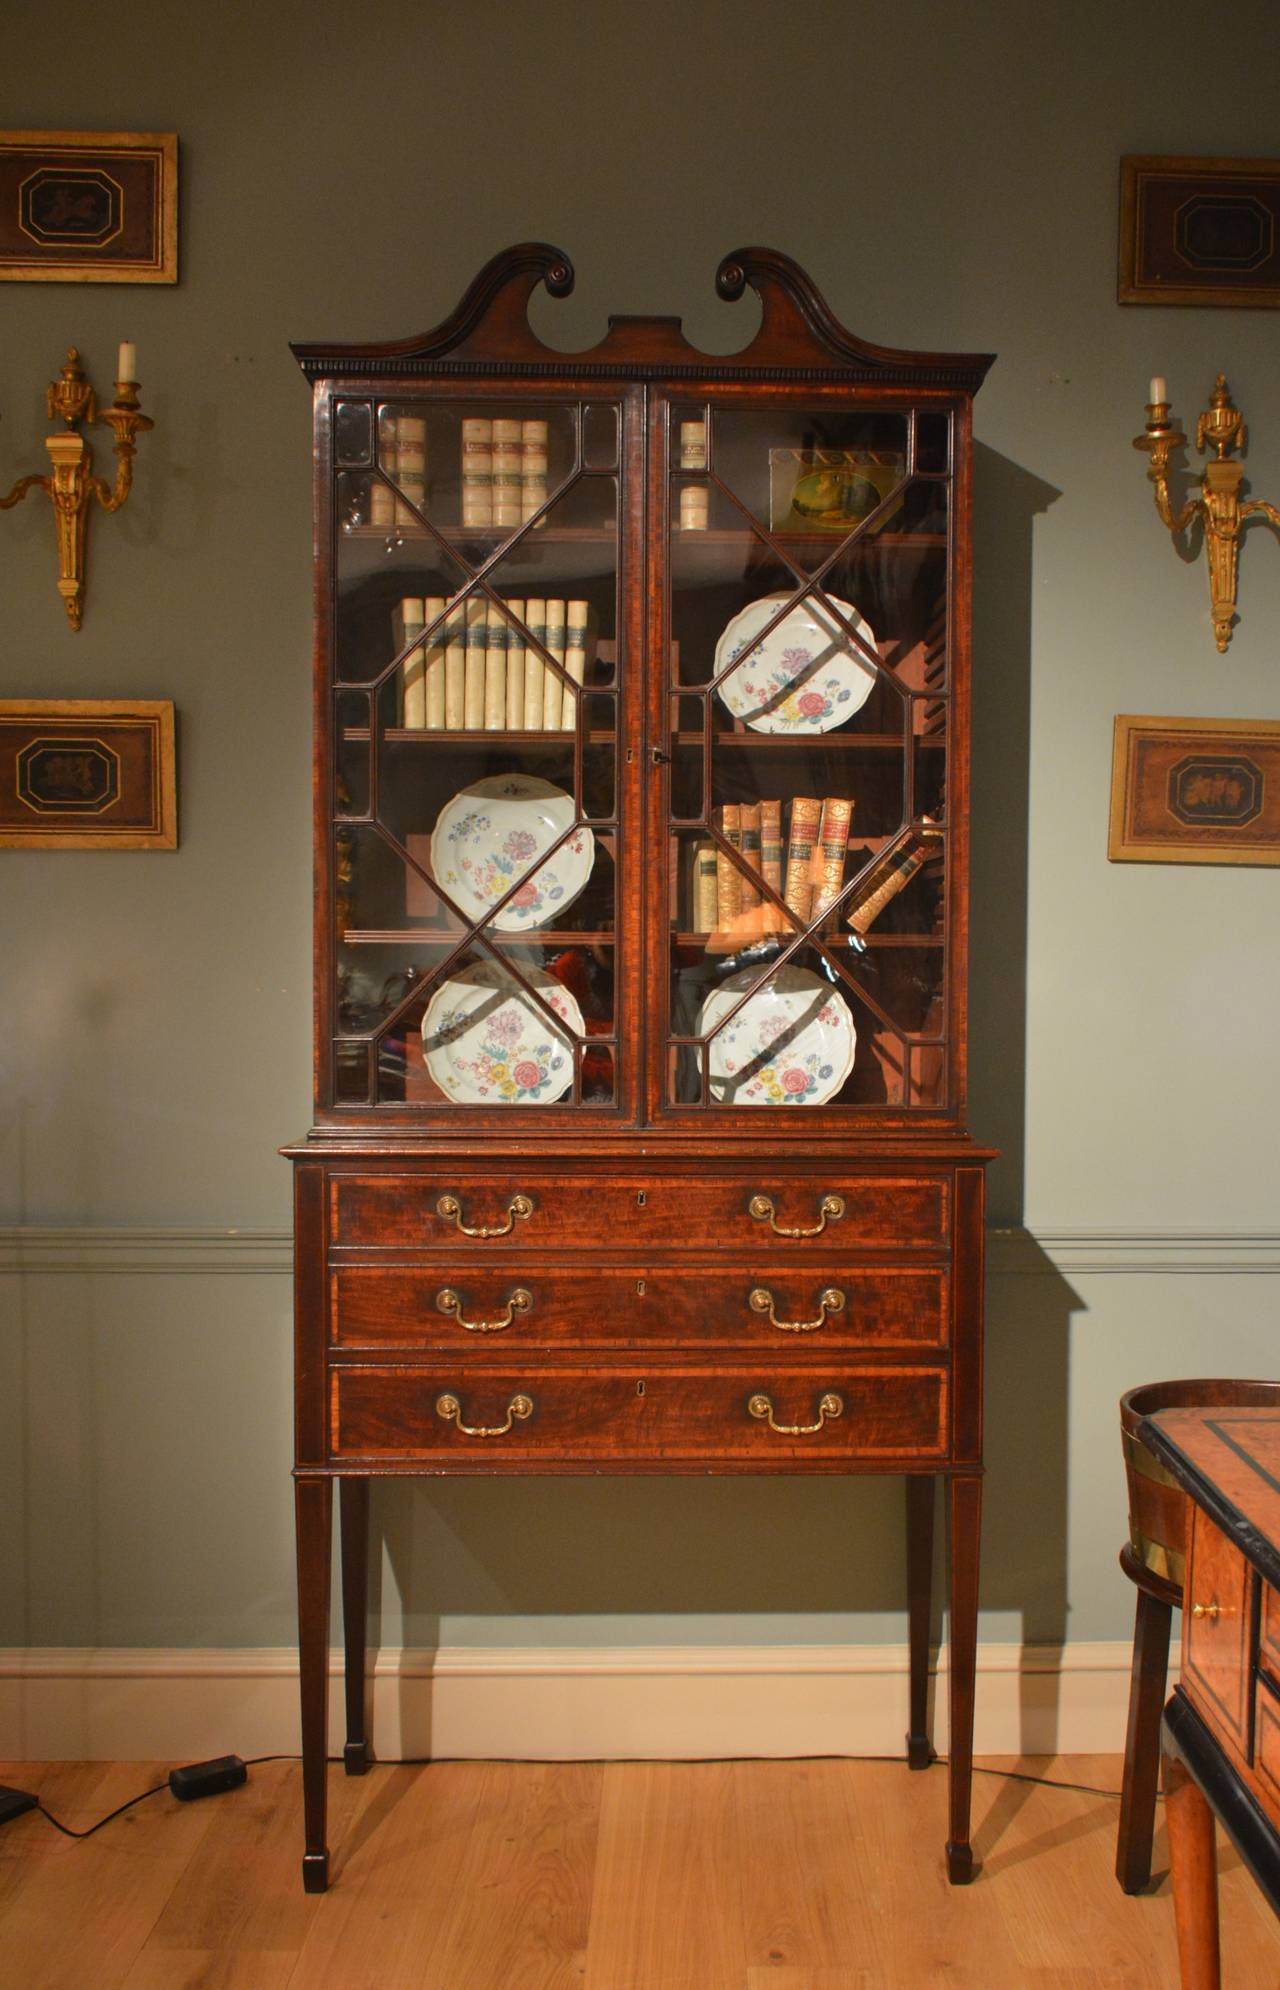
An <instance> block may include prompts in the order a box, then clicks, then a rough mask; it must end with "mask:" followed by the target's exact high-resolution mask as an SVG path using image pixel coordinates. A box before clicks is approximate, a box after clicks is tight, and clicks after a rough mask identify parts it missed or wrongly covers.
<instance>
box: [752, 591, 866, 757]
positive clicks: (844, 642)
mask: <svg viewBox="0 0 1280 1990" xmlns="http://www.w3.org/2000/svg"><path fill="white" fill-rule="evenodd" d="M787 598H788V597H787V596H786V595H785V594H766V595H765V596H764V597H763V599H761V600H759V601H752V602H749V603H748V605H747V606H746V607H745V608H743V609H742V610H741V611H740V612H739V613H738V614H737V615H735V616H734V618H733V620H732V621H731V622H730V623H729V625H728V627H727V628H726V629H725V631H724V634H723V635H722V636H721V638H720V640H719V642H718V643H717V644H716V674H717V676H718V675H719V673H720V672H721V671H722V670H723V669H724V668H725V666H726V664H730V663H732V662H733V661H734V659H735V658H736V657H741V658H742V661H741V663H739V665H738V667H737V669H736V670H731V671H730V672H729V675H728V676H727V677H726V678H725V679H724V680H723V681H722V683H721V684H720V685H719V687H718V688H719V691H720V696H721V697H722V698H723V700H724V702H725V704H726V705H727V706H728V707H729V710H730V711H731V712H732V713H733V715H734V717H735V718H736V719H743V720H745V722H746V723H747V725H749V726H750V727H751V729H752V731H753V732H790V733H799V734H804V733H813V732H830V731H831V729H832V727H833V726H839V725H843V724H844V722H845V720H846V719H848V718H851V717H852V716H853V714H854V713H855V712H856V711H857V710H858V708H859V707H860V706H861V705H865V704H866V702H867V699H868V698H869V697H870V695H871V687H872V685H873V684H874V683H875V681H876V674H875V671H874V669H873V668H872V665H871V664H870V662H869V661H868V659H867V658H866V657H865V656H864V655H863V653H862V652H861V650H859V649H858V647H857V645H856V644H855V643H854V641H853V640H852V638H851V637H850V636H847V635H846V634H845V632H844V630H843V629H842V628H841V627H840V624H839V623H838V622H837V621H836V620H835V618H834V616H832V615H830V614H828V613H827V612H826V610H825V608H824V605H823V602H821V601H816V602H815V601H802V602H800V603H799V605H798V606H797V607H795V608H793V609H792V610H791V612H790V614H789V615H784V616H783V618H782V620H781V621H780V622H779V624H778V626H777V628H776V629H774V630H773V631H772V632H771V633H770V634H769V635H767V636H766V637H765V639H764V641H763V642H760V641H758V640H757V638H758V637H759V634H760V631H761V629H763V628H764V627H765V626H766V625H767V624H768V623H769V622H771V621H772V620H773V617H774V616H775V615H776V614H777V612H778V610H779V608H781V606H782V604H783V602H784V601H786V600H787ZM826 599H827V600H829V601H830V602H831V604H832V606H833V607H834V608H836V609H837V610H838V611H839V612H840V614H842V615H844V616H845V617H846V619H847V620H848V621H849V622H850V623H851V624H852V625H853V627H854V628H855V629H856V630H857V632H858V634H859V635H860V636H861V638H862V640H863V642H864V643H866V644H867V645H868V647H869V648H870V649H871V650H872V651H873V652H874V650H875V646H876V639H875V635H874V633H873V631H872V629H871V625H870V624H869V623H868V622H867V621H866V620H864V618H863V617H862V616H861V615H859V613H858V611H857V609H856V608H853V607H851V606H850V605H849V603H848V602H847V601H841V600H840V598H839V596H838V595H834V594H832V595H829V596H827V597H826Z"/></svg>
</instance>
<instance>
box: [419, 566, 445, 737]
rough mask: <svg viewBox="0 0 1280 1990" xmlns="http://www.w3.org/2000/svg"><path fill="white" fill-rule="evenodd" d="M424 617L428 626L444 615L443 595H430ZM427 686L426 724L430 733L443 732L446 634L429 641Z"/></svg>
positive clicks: (425, 675) (439, 631) (436, 635)
mask: <svg viewBox="0 0 1280 1990" xmlns="http://www.w3.org/2000/svg"><path fill="white" fill-rule="evenodd" d="M422 610H423V616H424V618H425V620H426V622H427V623H428V624H430V623H432V622H435V621H437V620H438V619H439V617H440V616H441V615H443V614H444V610H445V602H444V597H443V595H439V594H430V595H428V596H427V598H426V600H425V601H424V602H423V604H422ZM423 678H424V683H425V686H426V698H425V705H426V724H427V727H428V729H429V730H430V731H432V732H441V731H443V729H444V724H445V688H444V679H445V652H444V632H443V630H439V629H438V630H437V631H436V633H435V635H434V636H431V637H428V639H427V653H426V664H425V669H424V672H423Z"/></svg>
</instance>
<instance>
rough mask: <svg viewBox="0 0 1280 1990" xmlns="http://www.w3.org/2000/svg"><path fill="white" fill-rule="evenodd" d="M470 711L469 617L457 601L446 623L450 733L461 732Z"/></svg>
mask: <svg viewBox="0 0 1280 1990" xmlns="http://www.w3.org/2000/svg"><path fill="white" fill-rule="evenodd" d="M466 710H467V618H466V614H465V613H464V610H463V607H462V603H461V602H457V603H456V604H455V605H454V608H453V611H452V613H451V614H450V616H449V620H448V622H447V623H446V624H445V634H444V723H445V731H446V732H461V731H462V727H463V722H464V720H465V718H466Z"/></svg>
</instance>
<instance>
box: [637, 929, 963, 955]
mask: <svg viewBox="0 0 1280 1990" xmlns="http://www.w3.org/2000/svg"><path fill="white" fill-rule="evenodd" d="M715 937H716V935H715V934H714V933H674V934H673V935H672V938H673V940H674V942H675V944H676V945H677V946H678V947H703V948H705V947H706V945H707V942H708V941H709V940H713V939H715ZM790 938H791V936H790V935H789V934H783V933H774V934H769V933H760V934H756V935H755V936H754V937H753V938H750V939H748V938H747V937H746V936H745V935H735V944H734V945H733V946H732V947H723V948H722V947H717V948H715V950H714V951H715V952H716V953H735V952H741V951H742V950H743V949H744V948H748V947H754V946H758V945H759V943H760V941H761V940H762V939H776V940H778V941H779V942H780V943H781V944H782V945H784V946H785V945H787V944H789V942H790ZM817 938H819V939H820V940H821V941H822V943H823V945H824V946H827V947H850V946H851V943H852V938H853V936H852V934H850V933H819V934H818V935H817ZM864 938H865V942H866V945H867V946H868V948H881V947H940V946H941V945H942V936H941V934H937V933H867V934H866V935H865V936H864ZM855 951H856V950H855Z"/></svg>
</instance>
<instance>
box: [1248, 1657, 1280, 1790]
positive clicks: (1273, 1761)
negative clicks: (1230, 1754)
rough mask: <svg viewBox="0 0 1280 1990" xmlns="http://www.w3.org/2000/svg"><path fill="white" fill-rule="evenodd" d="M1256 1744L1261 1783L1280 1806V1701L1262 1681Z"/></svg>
mask: <svg viewBox="0 0 1280 1990" xmlns="http://www.w3.org/2000/svg"><path fill="white" fill-rule="evenodd" d="M1253 1745H1254V1764H1253V1766H1254V1769H1255V1771H1256V1773H1257V1778H1258V1786H1259V1788H1260V1789H1261V1790H1262V1792H1263V1795H1264V1796H1265V1797H1266V1798H1267V1799H1268V1800H1269V1801H1270V1803H1271V1804H1273V1805H1277V1806H1280V1703H1277V1701H1276V1698H1275V1696H1274V1695H1273V1694H1272V1693H1270V1692H1268V1690H1267V1688H1266V1687H1265V1686H1262V1685H1260V1686H1259V1687H1258V1702H1257V1723H1256V1726H1255V1728H1254V1743H1253Z"/></svg>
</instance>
